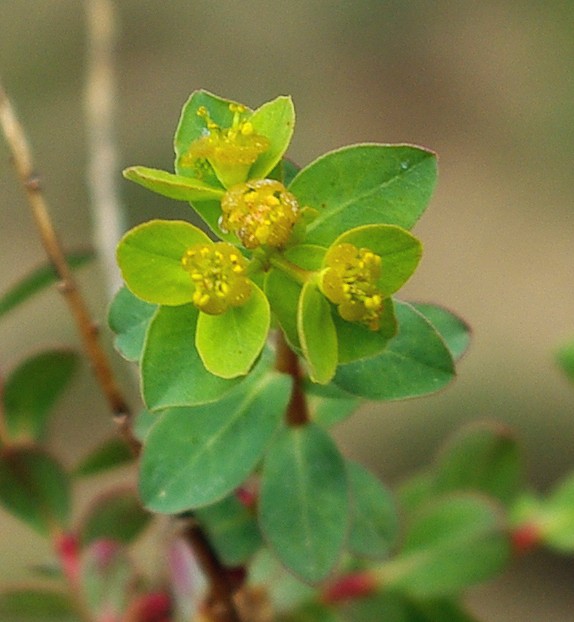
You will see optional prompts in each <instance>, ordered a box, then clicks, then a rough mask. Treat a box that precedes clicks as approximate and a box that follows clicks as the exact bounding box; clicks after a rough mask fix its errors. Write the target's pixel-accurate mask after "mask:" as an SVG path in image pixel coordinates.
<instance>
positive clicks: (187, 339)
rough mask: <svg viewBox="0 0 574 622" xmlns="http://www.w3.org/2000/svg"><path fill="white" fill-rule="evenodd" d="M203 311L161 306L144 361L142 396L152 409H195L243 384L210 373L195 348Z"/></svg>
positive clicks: (239, 380)
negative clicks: (200, 315) (190, 407)
mask: <svg viewBox="0 0 574 622" xmlns="http://www.w3.org/2000/svg"><path fill="white" fill-rule="evenodd" d="M198 315H199V311H198V310H197V309H196V308H195V307H194V306H193V305H182V306H179V307H159V309H158V310H157V312H156V314H155V315H154V317H153V318H152V321H151V323H150V326H149V329H148V332H147V337H146V342H145V349H144V353H143V356H142V360H141V374H142V393H143V398H144V401H145V403H146V405H147V407H148V408H149V409H150V410H159V409H161V408H167V407H174V406H177V407H179V406H194V405H196V404H205V403H207V402H213V401H215V400H218V399H220V398H222V397H223V396H224V395H225V394H226V393H227V392H228V391H230V390H231V389H233V388H234V387H235V386H237V384H239V383H240V382H241V379H240V378H236V379H231V380H227V379H224V378H220V377H219V376H215V375H214V374H212V373H210V372H208V371H207V370H206V369H205V366H204V365H203V362H202V360H201V358H200V356H199V352H198V351H197V348H196V347H195V333H196V325H197V317H198Z"/></svg>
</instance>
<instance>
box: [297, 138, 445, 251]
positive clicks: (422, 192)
mask: <svg viewBox="0 0 574 622" xmlns="http://www.w3.org/2000/svg"><path fill="white" fill-rule="evenodd" d="M435 181H436V157H435V155H434V154H433V153H432V152H430V151H427V150H425V149H421V148H420V147H413V146H410V145H376V144H367V145H352V146H349V147H344V148H342V149H339V150H337V151H332V152H330V153H327V154H325V155H324V156H322V157H320V158H319V159H318V160H315V162H312V163H311V164H310V165H309V166H307V167H306V168H304V169H302V170H301V171H300V172H299V173H298V174H297V176H296V177H295V179H294V180H293V182H292V183H291V185H290V187H289V189H290V191H291V192H293V193H294V194H295V196H296V197H297V199H298V201H299V203H300V204H301V205H306V206H308V207H312V208H314V209H316V210H317V211H318V216H317V217H316V218H315V220H313V221H312V222H311V223H309V225H308V226H307V238H306V241H307V242H308V243H310V244H323V245H325V246H329V245H330V244H331V243H332V242H333V240H335V239H336V238H337V237H338V236H339V235H341V234H342V233H344V232H345V231H348V230H349V229H353V228H354V227H360V226H362V225H371V224H388V225H398V226H399V227H403V228H404V229H411V227H412V226H413V225H414V224H415V223H416V221H417V220H418V219H419V217H420V216H421V214H422V213H423V212H424V210H425V208H426V206H427V204H428V202H429V200H430V197H431V194H432V191H433V189H434V185H435Z"/></svg>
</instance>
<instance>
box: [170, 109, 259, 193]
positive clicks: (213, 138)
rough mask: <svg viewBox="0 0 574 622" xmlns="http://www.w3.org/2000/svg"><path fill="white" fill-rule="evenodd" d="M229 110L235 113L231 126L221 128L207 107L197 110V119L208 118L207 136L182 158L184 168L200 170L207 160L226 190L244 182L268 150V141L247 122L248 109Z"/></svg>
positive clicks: (193, 144)
mask: <svg viewBox="0 0 574 622" xmlns="http://www.w3.org/2000/svg"><path fill="white" fill-rule="evenodd" d="M229 110H230V111H231V112H232V113H233V121H232V123H231V127H228V128H222V127H220V126H219V125H217V123H215V122H214V121H213V120H212V119H211V117H210V116H209V112H208V111H207V109H206V108H205V107H204V106H201V107H200V108H199V109H198V111H197V114H198V116H200V117H202V118H203V119H205V123H206V132H207V133H206V135H205V136H202V137H201V138H198V139H197V140H195V141H193V142H192V143H191V145H190V147H189V149H188V151H187V153H186V154H185V155H184V156H183V158H182V164H183V165H184V166H194V167H195V168H197V169H198V170H200V169H201V166H202V163H205V161H206V160H207V162H209V164H211V166H212V167H213V169H214V171H215V173H216V175H217V176H218V178H219V180H220V181H221V183H222V184H223V185H224V186H226V187H229V186H230V185H233V184H234V183H238V182H240V181H243V180H244V179H245V178H246V177H247V174H248V172H249V169H250V168H251V165H252V164H253V163H254V162H255V160H257V158H258V157H259V155H260V154H262V153H263V152H264V151H266V150H267V149H268V148H269V140H268V139H267V138H266V137H265V136H261V135H260V134H257V133H256V132H255V130H254V129H253V124H252V123H251V121H249V120H248V119H245V116H246V114H247V112H248V111H247V108H245V106H242V105H241V104H229Z"/></svg>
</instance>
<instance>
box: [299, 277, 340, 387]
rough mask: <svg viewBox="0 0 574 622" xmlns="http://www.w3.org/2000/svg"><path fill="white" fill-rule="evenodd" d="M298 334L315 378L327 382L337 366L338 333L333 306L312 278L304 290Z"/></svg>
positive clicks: (300, 304)
mask: <svg viewBox="0 0 574 622" xmlns="http://www.w3.org/2000/svg"><path fill="white" fill-rule="evenodd" d="M297 333H298V335H299V341H300V343H301V348H302V350H303V355H304V357H305V360H306V361H307V364H308V366H309V376H310V378H311V380H312V381H313V382H318V383H319V384H327V383H328V382H329V381H330V380H331V378H333V376H334V375H335V370H336V369H337V332H336V331H335V324H334V323H333V318H332V317H331V305H330V304H329V303H328V301H327V299H326V298H325V297H324V296H323V294H322V293H321V292H320V291H319V289H318V287H317V285H316V284H315V283H312V282H311V281H308V282H307V283H305V285H304V286H303V289H302V290H301V296H300V298H299V304H298V307H297Z"/></svg>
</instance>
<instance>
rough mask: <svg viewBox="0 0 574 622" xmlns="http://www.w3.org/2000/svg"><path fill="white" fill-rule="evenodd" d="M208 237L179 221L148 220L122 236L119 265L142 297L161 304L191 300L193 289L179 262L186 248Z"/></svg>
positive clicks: (119, 248) (128, 284)
mask: <svg viewBox="0 0 574 622" xmlns="http://www.w3.org/2000/svg"><path fill="white" fill-rule="evenodd" d="M209 241H210V240H209V238H208V237H207V236H206V235H205V233H203V231H201V230H200V229H198V228H197V227H194V226H193V225H191V224H189V223H188V222H184V221H181V220H150V221H149V222H146V223H144V224H142V225H138V226H137V227H134V228H133V229H131V230H130V231H128V232H127V233H126V234H125V235H124V237H123V238H122V239H121V241H120V243H119V245H118V250H117V257H118V264H119V266H120V269H121V271H122V275H123V277H124V281H125V282H126V285H127V286H128V287H129V289H130V290H131V291H132V292H133V293H134V294H135V295H136V296H137V297H138V298H141V299H142V300H145V301H146V302H150V303H152V304H160V305H182V304H185V303H187V302H191V300H192V297H193V292H194V291H195V288H194V287H193V284H192V282H191V278H190V276H189V273H188V272H186V271H185V270H184V269H183V267H182V265H181V258H182V257H183V255H184V253H185V251H186V250H187V249H188V248H190V247H191V246H194V245H195V244H205V243H208V242H209Z"/></svg>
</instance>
